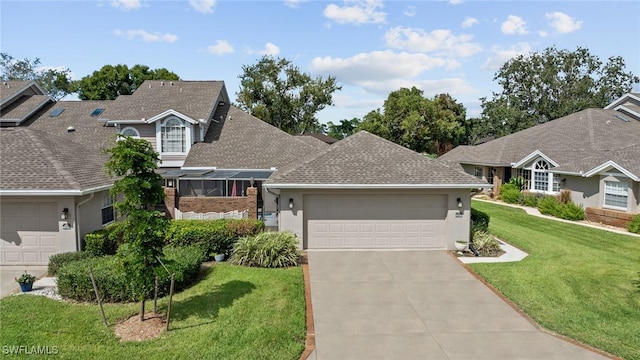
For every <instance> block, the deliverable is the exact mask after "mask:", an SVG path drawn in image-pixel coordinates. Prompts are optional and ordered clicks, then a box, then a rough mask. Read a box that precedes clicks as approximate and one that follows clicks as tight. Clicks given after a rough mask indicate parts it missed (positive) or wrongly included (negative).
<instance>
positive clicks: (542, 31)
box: [538, 30, 549, 38]
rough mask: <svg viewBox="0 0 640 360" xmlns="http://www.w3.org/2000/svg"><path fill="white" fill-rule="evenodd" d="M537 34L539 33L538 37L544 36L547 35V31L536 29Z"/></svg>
mask: <svg viewBox="0 0 640 360" xmlns="http://www.w3.org/2000/svg"><path fill="white" fill-rule="evenodd" d="M538 35H540V37H543V38H544V37H547V36H549V33H548V32H546V31H544V30H540V31H538Z"/></svg>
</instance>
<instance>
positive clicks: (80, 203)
mask: <svg viewBox="0 0 640 360" xmlns="http://www.w3.org/2000/svg"><path fill="white" fill-rule="evenodd" d="M95 196H96V193H91V196H89V198H87V199H84V200H82V201H80V202H79V203H78V204H76V213H75V222H76V251H80V250H82V249H80V248H81V245H82V241H81V239H80V221H79V219H80V205H84V204H86V203H87V202H89V201H91V200H93V198H94V197H95Z"/></svg>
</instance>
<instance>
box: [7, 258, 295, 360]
mask: <svg viewBox="0 0 640 360" xmlns="http://www.w3.org/2000/svg"><path fill="white" fill-rule="evenodd" d="M167 303H168V302H167V299H162V301H161V302H160V304H161V311H162V312H165V310H166V306H167ZM152 307H153V303H152V302H151V301H150V302H147V309H148V310H152ZM105 311H106V314H107V318H108V322H109V325H110V327H109V329H107V328H105V327H104V325H103V323H102V320H101V317H100V311H99V309H98V306H97V305H89V304H70V303H62V302H57V301H54V300H50V299H47V298H44V297H41V296H29V295H22V296H10V297H7V298H5V299H2V300H1V301H0V339H1V340H0V342H1V344H0V345H2V346H3V351H5V350H4V349H5V348H4V347H5V346H20V345H22V346H27V347H29V348H31V347H32V346H40V347H43V346H49V351H51V349H52V348H53V347H56V349H57V351H58V355H57V356H56V357H57V358H60V359H119V360H124V359H143V358H145V359H146V358H149V359H186V358H188V359H297V358H298V357H299V356H300V354H301V353H302V351H303V349H304V340H305V334H306V330H305V303H304V282H303V277H302V270H301V268H299V267H294V268H288V269H259V268H246V267H241V266H233V265H228V264H220V265H215V266H214V267H213V268H211V269H209V270H208V273H207V275H206V277H205V278H204V279H203V280H202V281H200V282H199V283H197V284H196V285H194V286H193V287H191V288H189V289H187V290H185V291H183V292H181V293H178V294H176V295H174V297H173V304H172V308H171V313H172V316H171V328H170V329H171V330H170V331H169V332H165V333H163V334H162V335H161V336H160V337H159V338H157V339H153V340H146V341H142V342H139V343H132V342H128V343H121V342H120V341H119V339H118V338H116V336H115V335H114V332H113V325H114V324H115V323H116V322H118V321H119V320H122V319H126V318H128V317H129V316H131V315H133V314H136V313H137V311H138V304H106V305H105Z"/></svg>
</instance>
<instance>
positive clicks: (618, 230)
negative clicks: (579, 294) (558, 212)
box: [473, 198, 640, 237]
mask: <svg viewBox="0 0 640 360" xmlns="http://www.w3.org/2000/svg"><path fill="white" fill-rule="evenodd" d="M473 201H481V202H486V203H490V204H497V205H502V206H509V207H513V208H518V209H522V210H524V211H525V212H526V213H527V214H529V215H532V216H537V217H541V218H544V219H549V220H555V221H560V222H564V223H568V224H575V225H580V226H586V227H590V228H594V229H600V230H605V231H610V232H614V233H618V234H623V235H629V236H636V237H640V234H634V233H632V232H629V231H627V230H625V229H621V228H617V227H613V226H607V225H602V224H596V223H592V222H587V221H584V220H583V221H571V220H565V219H559V218H557V217H553V216H549V215H542V214H541V213H540V211H539V210H538V209H537V208H534V207H530V206H522V205H516V204H507V203H505V202H502V201H495V200H485V199H478V198H473Z"/></svg>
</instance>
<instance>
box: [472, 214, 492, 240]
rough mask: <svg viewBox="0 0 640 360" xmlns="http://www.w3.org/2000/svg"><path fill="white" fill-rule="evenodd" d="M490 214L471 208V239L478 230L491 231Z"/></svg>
mask: <svg viewBox="0 0 640 360" xmlns="http://www.w3.org/2000/svg"><path fill="white" fill-rule="evenodd" d="M489 220H490V217H489V214H487V213H485V212H482V211H480V210H476V209H474V208H471V229H470V231H469V237H470V238H469V240H471V237H472V236H473V234H474V233H475V232H476V231H489Z"/></svg>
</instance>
